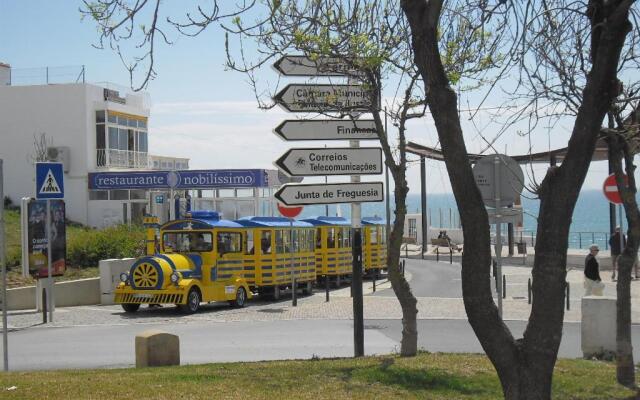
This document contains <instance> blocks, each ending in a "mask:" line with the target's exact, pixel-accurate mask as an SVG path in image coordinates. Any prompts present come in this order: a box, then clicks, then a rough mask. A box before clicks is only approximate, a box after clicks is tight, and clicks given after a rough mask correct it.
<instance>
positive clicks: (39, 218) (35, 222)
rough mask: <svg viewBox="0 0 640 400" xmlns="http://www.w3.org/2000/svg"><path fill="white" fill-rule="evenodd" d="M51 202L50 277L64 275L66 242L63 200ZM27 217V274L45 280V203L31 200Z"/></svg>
mask: <svg viewBox="0 0 640 400" xmlns="http://www.w3.org/2000/svg"><path fill="white" fill-rule="evenodd" d="M50 201H51V214H50V215H51V276H59V275H62V274H64V270H65V267H66V263H65V256H66V254H67V240H66V227H65V209H64V201H63V200H50ZM28 215H29V232H28V238H29V249H28V250H29V274H30V275H31V276H35V277H36V278H46V277H47V276H48V272H47V257H48V255H47V234H46V219H47V201H46V200H32V201H31V202H29V207H28Z"/></svg>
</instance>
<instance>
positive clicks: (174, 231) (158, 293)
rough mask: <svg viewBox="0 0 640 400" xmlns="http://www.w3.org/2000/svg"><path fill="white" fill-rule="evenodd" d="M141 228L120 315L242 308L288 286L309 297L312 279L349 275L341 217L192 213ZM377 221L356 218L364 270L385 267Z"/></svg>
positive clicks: (121, 290)
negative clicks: (143, 240)
mask: <svg viewBox="0 0 640 400" xmlns="http://www.w3.org/2000/svg"><path fill="white" fill-rule="evenodd" d="M145 222H146V223H147V227H148V229H147V255H146V256H143V257H140V258H139V259H137V260H136V261H135V262H134V263H133V265H132V266H131V268H130V269H129V271H128V272H123V273H122V274H121V275H120V280H121V282H120V283H119V284H118V286H117V287H116V290H115V298H114V301H115V303H116V304H121V305H122V308H123V309H124V310H125V311H126V312H135V311H137V310H138V309H139V308H140V306H141V305H142V304H148V305H154V304H175V305H176V306H178V308H179V309H180V310H181V311H182V312H184V313H187V314H191V313H195V312H196V311H197V310H198V308H199V307H200V303H201V302H219V301H226V302H229V303H230V304H231V305H232V306H235V307H243V306H244V305H245V304H246V301H247V300H249V299H251V298H252V297H253V296H254V294H259V295H260V296H264V297H271V298H273V299H274V300H277V299H279V298H280V297H281V293H282V291H283V290H286V289H288V288H291V287H292V282H293V279H295V281H296V282H297V286H298V288H300V289H302V291H303V292H305V293H306V294H311V292H312V288H313V283H314V282H315V281H316V280H317V279H318V278H327V277H329V278H331V279H332V280H333V282H334V283H335V284H336V286H339V285H340V283H341V281H343V280H344V279H346V278H349V277H350V274H351V268H352V267H351V259H352V256H351V230H350V227H349V223H348V221H347V220H346V219H344V218H340V217H315V218H306V219H303V220H297V221H291V220H289V219H287V218H282V217H245V218H241V219H238V220H235V221H229V220H224V219H221V218H220V215H219V214H218V213H217V212H215V211H191V212H188V213H187V214H186V215H185V217H184V218H182V219H178V220H175V221H169V222H167V223H166V224H164V225H162V226H161V227H157V226H156V225H154V224H153V222H154V221H153V219H146V221H145ZM381 222H382V220H381V219H379V218H365V219H363V270H364V271H365V272H367V273H369V274H373V275H374V276H378V274H379V272H380V271H381V270H383V269H385V266H384V265H385V263H386V241H385V238H386V234H385V229H384V226H383V225H382V224H381Z"/></svg>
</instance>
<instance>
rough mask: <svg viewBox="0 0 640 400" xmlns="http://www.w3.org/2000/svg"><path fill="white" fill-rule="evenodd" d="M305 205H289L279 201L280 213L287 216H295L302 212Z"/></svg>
mask: <svg viewBox="0 0 640 400" xmlns="http://www.w3.org/2000/svg"><path fill="white" fill-rule="evenodd" d="M302 208H303V207H287V206H285V205H284V204H280V203H278V211H280V215H282V216H283V217H287V218H295V217H297V216H298V215H299V214H300V213H301V212H302Z"/></svg>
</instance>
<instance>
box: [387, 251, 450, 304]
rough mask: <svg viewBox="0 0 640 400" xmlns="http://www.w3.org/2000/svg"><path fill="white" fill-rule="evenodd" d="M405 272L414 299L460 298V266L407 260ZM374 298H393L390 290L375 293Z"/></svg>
mask: <svg viewBox="0 0 640 400" xmlns="http://www.w3.org/2000/svg"><path fill="white" fill-rule="evenodd" d="M405 262H406V271H408V272H410V273H411V290H412V291H413V294H414V296H416V297H445V298H460V297H462V285H461V281H460V264H458V263H453V264H449V262H448V261H447V262H436V261H427V260H424V261H423V260H413V259H408V260H406V261H405ZM375 296H384V297H389V296H393V297H395V295H394V293H393V290H392V289H387V290H381V291H377V292H376V294H375Z"/></svg>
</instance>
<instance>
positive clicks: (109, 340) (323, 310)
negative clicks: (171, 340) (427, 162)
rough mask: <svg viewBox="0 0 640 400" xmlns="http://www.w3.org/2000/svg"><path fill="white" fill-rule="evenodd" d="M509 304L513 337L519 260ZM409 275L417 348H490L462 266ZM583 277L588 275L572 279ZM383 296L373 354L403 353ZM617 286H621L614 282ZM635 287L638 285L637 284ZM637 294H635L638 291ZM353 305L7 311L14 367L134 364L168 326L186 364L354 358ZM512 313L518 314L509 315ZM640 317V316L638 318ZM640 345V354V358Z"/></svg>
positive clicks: (368, 330) (374, 310)
mask: <svg viewBox="0 0 640 400" xmlns="http://www.w3.org/2000/svg"><path fill="white" fill-rule="evenodd" d="M508 272H509V274H510V275H509V285H510V286H509V293H510V296H513V297H512V298H510V299H507V301H506V302H505V312H506V314H505V315H506V316H507V318H508V319H509V318H510V319H515V320H512V321H508V322H507V324H508V325H509V327H510V328H511V329H512V331H513V334H514V336H516V337H520V336H521V335H522V331H523V330H524V328H525V325H526V322H525V321H523V320H524V319H526V318H527V317H528V313H529V306H528V305H527V302H526V299H525V300H522V297H521V295H522V293H526V280H527V278H528V274H529V270H527V269H525V268H520V267H511V269H510V270H509V271H508ZM407 278H408V279H410V281H411V286H412V288H413V291H414V294H415V295H416V296H417V297H418V306H419V310H420V312H419V315H418V317H419V320H418V332H419V336H418V340H419V347H421V348H424V349H426V350H429V351H442V352H479V353H480V352H482V348H481V347H480V344H479V343H478V340H477V339H476V337H475V335H474V333H473V331H472V329H471V327H470V326H469V324H468V322H467V321H466V317H465V312H464V307H463V305H462V301H461V299H460V297H461V289H460V265H459V264H455V263H454V264H449V263H445V262H440V263H437V262H434V261H421V260H408V261H407ZM572 279H574V280H576V282H575V285H577V284H578V281H579V279H580V274H578V273H576V274H574V276H573V277H572ZM378 283H379V286H378V288H379V289H380V290H378V291H377V292H376V293H375V294H373V293H371V286H372V284H371V282H370V281H367V282H365V285H364V287H365V293H367V295H366V296H365V299H364V300H365V301H364V304H365V318H366V320H365V351H366V354H383V353H385V354H386V353H393V352H395V351H398V349H399V347H400V339H401V321H400V317H401V312H400V311H401V310H400V308H399V306H398V303H397V300H396V299H395V296H394V294H393V291H392V290H391V289H389V283H388V282H384V281H378ZM607 285H608V288H607V290H609V291H610V292H612V293H614V290H615V288H614V285H613V283H610V282H607ZM633 291H636V292H638V291H640V282H634V283H633V286H632V292H633ZM580 295H581V293H580V291H579V290H576V291H573V292H572V296H571V297H572V298H575V299H576V302H575V303H572V309H571V311H570V312H567V313H566V314H565V318H567V317H569V318H568V319H565V321H566V322H565V325H564V331H563V340H562V344H561V347H560V356H561V357H581V356H582V354H581V351H580V324H579V323H574V322H572V321H580V317H579V309H580V307H579V296H580ZM636 296H637V295H636ZM351 310H352V303H351V299H350V298H349V288H343V289H340V290H333V291H332V294H331V302H329V303H326V302H325V300H324V293H323V292H321V291H319V292H317V293H316V295H314V296H308V297H302V298H300V300H299V303H298V307H291V302H290V300H283V301H280V302H265V301H252V302H250V304H249V305H248V306H247V307H246V308H243V309H234V308H230V307H229V306H228V305H226V304H211V305H204V306H203V309H202V311H201V312H198V313H197V314H195V315H189V316H185V315H181V314H179V313H177V312H176V311H175V309H174V308H173V307H164V308H160V309H147V308H143V309H141V311H139V312H138V313H136V314H133V315H129V314H125V313H123V312H122V309H121V308H120V307H119V306H84V307H69V308H60V309H58V310H56V316H55V321H54V323H50V324H47V325H42V324H40V319H41V314H38V313H35V312H33V311H24V312H12V313H11V314H10V318H9V326H10V328H11V332H10V334H9V356H10V358H9V362H10V369H11V370H27V369H58V368H94V367H124V366H132V365H133V364H134V338H135V335H136V334H138V333H140V332H142V331H144V330H147V329H160V330H163V331H166V332H170V333H174V334H176V335H179V337H180V343H181V359H182V363H183V364H192V363H207V362H217V361H219V362H227V361H257V360H271V359H290V358H296V359H308V358H311V357H313V356H318V357H349V356H352V355H353V325H352V314H351ZM507 311H510V312H507ZM637 320H640V316H637V318H636V319H634V321H637ZM632 329H633V339H634V343H640V325H634V326H633V328H632ZM638 350H640V347H638V349H637V350H636V351H635V354H634V356H635V358H636V359H640V352H639V351H638Z"/></svg>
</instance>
